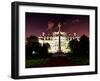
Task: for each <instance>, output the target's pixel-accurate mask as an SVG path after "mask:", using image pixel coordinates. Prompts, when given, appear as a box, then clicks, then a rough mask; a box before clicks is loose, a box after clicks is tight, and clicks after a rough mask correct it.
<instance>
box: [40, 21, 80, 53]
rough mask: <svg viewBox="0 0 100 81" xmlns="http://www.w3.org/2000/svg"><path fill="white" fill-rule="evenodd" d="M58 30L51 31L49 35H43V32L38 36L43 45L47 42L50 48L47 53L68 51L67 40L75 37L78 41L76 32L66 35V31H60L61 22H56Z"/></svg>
mask: <svg viewBox="0 0 100 81" xmlns="http://www.w3.org/2000/svg"><path fill="white" fill-rule="evenodd" d="M58 28H59V30H58V32H52V34H51V35H45V33H44V32H43V33H42V35H41V36H39V42H40V43H41V44H42V45H43V43H49V45H50V49H49V50H48V51H49V53H56V52H63V53H68V52H70V51H71V50H70V48H69V41H71V40H73V39H77V40H78V41H79V37H77V35H76V33H74V34H73V36H70V34H69V35H68V33H67V32H62V31H60V28H61V24H60V23H59V24H58Z"/></svg>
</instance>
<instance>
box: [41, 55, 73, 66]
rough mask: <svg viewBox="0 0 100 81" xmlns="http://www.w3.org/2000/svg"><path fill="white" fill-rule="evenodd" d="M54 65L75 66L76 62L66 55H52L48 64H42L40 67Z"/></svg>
mask: <svg viewBox="0 0 100 81" xmlns="http://www.w3.org/2000/svg"><path fill="white" fill-rule="evenodd" d="M52 66H75V64H74V63H73V62H72V61H71V60H69V59H68V58H66V57H52V58H50V59H49V60H48V61H47V63H46V64H43V65H40V67H52Z"/></svg>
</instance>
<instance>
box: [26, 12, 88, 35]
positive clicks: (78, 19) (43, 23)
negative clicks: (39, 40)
mask: <svg viewBox="0 0 100 81" xmlns="http://www.w3.org/2000/svg"><path fill="white" fill-rule="evenodd" d="M25 16H26V37H29V36H30V35H34V36H40V35H41V34H42V32H45V33H51V32H53V31H58V27H57V25H58V23H59V22H60V23H61V31H62V32H67V33H68V34H71V35H73V33H75V32H76V33H77V36H82V35H83V34H85V35H86V36H88V37H89V16H88V15H71V14H66V15H64V14H46V13H45V14H44V13H29V12H28V13H26V15H25Z"/></svg>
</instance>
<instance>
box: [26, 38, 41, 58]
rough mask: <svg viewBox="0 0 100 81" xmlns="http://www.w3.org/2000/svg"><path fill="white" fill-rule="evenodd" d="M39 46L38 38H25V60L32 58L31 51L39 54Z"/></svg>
mask: <svg viewBox="0 0 100 81" xmlns="http://www.w3.org/2000/svg"><path fill="white" fill-rule="evenodd" d="M41 47H42V46H41V44H40V43H39V42H38V37H36V36H30V37H28V38H27V43H26V58H32V57H33V56H34V55H33V54H32V52H33V51H35V52H36V53H38V54H39V53H40V50H41Z"/></svg>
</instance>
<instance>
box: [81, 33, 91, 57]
mask: <svg viewBox="0 0 100 81" xmlns="http://www.w3.org/2000/svg"><path fill="white" fill-rule="evenodd" d="M80 54H81V56H89V38H88V37H87V36H86V35H82V36H81V38H80Z"/></svg>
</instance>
